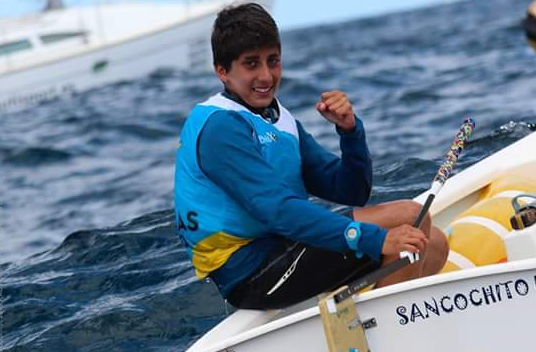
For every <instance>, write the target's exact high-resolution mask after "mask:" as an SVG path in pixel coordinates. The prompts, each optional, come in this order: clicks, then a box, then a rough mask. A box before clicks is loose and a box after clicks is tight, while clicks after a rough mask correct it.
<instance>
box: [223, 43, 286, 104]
mask: <svg viewBox="0 0 536 352" xmlns="http://www.w3.org/2000/svg"><path fill="white" fill-rule="evenodd" d="M281 73H282V70H281V53H280V51H279V49H278V48H277V47H272V48H260V49H254V50H249V51H245V52H243V53H242V54H241V55H240V56H239V57H238V59H236V60H233V62H232V63H231V68H230V69H229V70H226V69H225V68H223V67H222V66H221V65H216V74H217V75H218V77H219V78H220V80H221V81H222V82H223V83H224V84H225V86H226V87H227V89H229V90H231V91H232V92H234V93H236V94H238V95H239V96H240V98H242V99H243V100H244V101H245V102H246V103H247V104H248V105H250V106H252V107H254V108H264V107H267V106H268V105H270V103H271V102H272V100H273V98H274V95H275V92H276V90H277V88H278V87H279V83H280V82H281Z"/></svg>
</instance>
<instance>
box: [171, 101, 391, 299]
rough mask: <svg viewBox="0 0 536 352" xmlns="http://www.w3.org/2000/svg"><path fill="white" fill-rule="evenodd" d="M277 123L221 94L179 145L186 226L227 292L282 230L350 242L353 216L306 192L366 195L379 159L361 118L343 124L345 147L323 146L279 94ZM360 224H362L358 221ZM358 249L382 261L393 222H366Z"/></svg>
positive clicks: (205, 267)
mask: <svg viewBox="0 0 536 352" xmlns="http://www.w3.org/2000/svg"><path fill="white" fill-rule="evenodd" d="M278 107H279V113H280V116H279V119H278V120H277V122H275V123H270V122H268V121H267V120H265V119H264V118H262V117H261V116H260V115H257V114H255V113H253V112H251V111H250V110H248V109H247V108H246V107H245V106H243V105H241V104H239V103H237V102H235V101H233V100H231V99H228V98H227V97H225V96H224V95H222V94H217V95H215V96H213V97H211V98H210V99H208V100H207V101H205V102H203V103H201V104H198V105H197V106H195V107H194V109H193V110H192V112H191V113H190V115H189V116H188V118H187V120H186V123H185V124H184V126H183V129H182V132H181V136H180V145H179V148H178V150H177V154H176V165H175V167H176V169H175V213H176V218H177V224H178V228H179V235H180V236H181V238H182V240H183V241H184V242H185V244H186V248H187V251H188V255H189V256H190V259H191V261H192V264H193V266H194V268H195V271H196V275H197V276H198V277H199V278H204V277H207V276H211V277H213V278H215V281H216V282H217V284H218V287H219V289H220V291H221V293H222V295H223V296H224V297H225V296H227V295H228V294H229V293H230V291H231V290H232V288H233V287H234V286H235V285H236V284H237V283H239V282H240V281H242V280H244V279H245V278H247V277H248V276H250V275H251V274H252V273H253V272H255V271H256V270H257V269H258V268H259V267H260V266H261V264H262V262H263V261H264V259H265V258H266V256H267V255H268V253H269V251H270V250H271V249H272V248H274V246H276V245H278V241H281V238H282V237H286V238H290V239H292V240H295V241H299V242H303V243H306V244H309V245H312V246H316V247H321V248H325V249H329V250H333V251H339V252H346V251H349V250H350V248H349V245H348V243H347V242H346V240H345V238H344V231H345V230H346V228H347V227H348V226H349V225H350V224H352V223H353V222H352V220H351V219H349V218H347V217H345V216H342V215H339V214H336V213H333V212H331V211H330V210H328V209H326V208H324V207H322V206H320V205H317V204H314V203H312V202H310V201H309V200H308V197H309V194H312V195H315V196H318V197H320V198H324V199H327V200H329V201H332V202H336V203H339V204H346V205H352V206H362V205H364V204H365V203H366V201H367V200H368V197H369V194H370V189H371V183H372V165H371V160H370V156H369V152H368V148H367V144H366V139H365V132H364V130H363V125H362V123H361V121H360V120H359V119H356V128H355V129H354V131H351V132H340V131H339V135H340V147H341V151H342V156H341V157H338V156H336V155H334V154H332V153H330V152H328V151H326V150H325V149H324V148H323V147H321V146H320V145H319V144H318V143H317V142H316V141H315V140H314V139H313V137H312V136H311V135H309V134H308V133H307V132H306V131H305V130H304V128H303V127H302V125H301V124H300V123H299V122H298V121H297V120H295V119H294V117H293V116H292V115H291V114H290V112H289V111H288V110H287V109H285V108H284V107H283V106H282V105H281V104H279V102H278ZM354 224H355V223H354ZM358 225H359V226H360V228H361V238H360V240H359V244H358V249H359V251H360V252H363V253H365V254H367V255H369V256H370V257H371V258H373V259H375V260H379V258H380V253H381V248H382V246H383V242H384V239H385V235H386V231H385V230H384V229H381V228H379V227H378V226H376V225H374V224H366V223H360V224H358Z"/></svg>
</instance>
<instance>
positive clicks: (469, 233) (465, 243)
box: [449, 222, 506, 266]
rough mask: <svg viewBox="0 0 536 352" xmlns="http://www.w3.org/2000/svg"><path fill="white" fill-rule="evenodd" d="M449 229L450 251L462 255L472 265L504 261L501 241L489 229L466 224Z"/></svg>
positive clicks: (504, 251) (504, 253)
mask: <svg viewBox="0 0 536 352" xmlns="http://www.w3.org/2000/svg"><path fill="white" fill-rule="evenodd" d="M451 228H452V233H451V235H450V239H449V246H450V250H451V251H455V252H457V253H458V254H462V255H463V256H464V257H465V258H467V259H469V260H470V261H471V262H472V263H473V264H474V265H476V266H481V265H487V264H492V263H500V262H503V261H506V248H505V247H504V242H503V239H502V237H501V236H499V235H498V234H497V233H496V232H495V231H493V230H492V229H490V228H489V227H486V226H482V225H479V224H476V223H473V222H467V223H457V224H455V225H453V226H452V227H451Z"/></svg>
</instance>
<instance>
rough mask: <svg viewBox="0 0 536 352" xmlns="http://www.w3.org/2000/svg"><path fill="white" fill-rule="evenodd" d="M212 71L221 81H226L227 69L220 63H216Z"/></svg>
mask: <svg viewBox="0 0 536 352" xmlns="http://www.w3.org/2000/svg"><path fill="white" fill-rule="evenodd" d="M214 71H215V72H216V75H218V78H219V79H220V81H222V83H224V84H225V83H227V70H226V69H225V67H223V66H222V65H216V66H215V67H214Z"/></svg>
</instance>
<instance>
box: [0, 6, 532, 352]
mask: <svg viewBox="0 0 536 352" xmlns="http://www.w3.org/2000/svg"><path fill="white" fill-rule="evenodd" d="M529 2H530V1H529V0H526V1H525V0H487V1H484V0H480V1H466V2H458V3H450V4H445V5H441V6H435V7H430V8H425V9H421V10H417V11H411V12H405V13H398V14H390V15H384V16H380V17H374V18H368V19H360V20H352V21H348V22H344V23H334V24H329V25H322V26H316V27H311V28H307V29H301V30H294V31H288V32H283V33H282V38H283V43H284V44H283V65H284V81H283V83H282V86H281V90H280V94H279V97H280V100H281V101H282V102H283V104H285V105H286V106H287V107H288V108H289V109H290V110H291V111H292V112H293V113H294V114H295V115H296V116H297V117H298V118H299V119H300V120H301V121H302V122H303V124H304V125H305V127H306V129H307V130H309V132H311V133H312V134H313V135H314V136H315V137H316V138H317V140H318V141H319V142H320V143H321V144H323V145H324V146H325V147H326V148H328V149H330V150H333V151H334V152H337V151H338V138H337V135H336V134H335V131H334V128H333V127H332V125H330V124H329V123H327V122H326V121H324V120H323V119H322V118H321V117H320V116H319V115H318V114H317V113H316V112H315V110H314V104H315V102H316V101H317V99H318V96H319V94H320V93H321V92H322V91H325V90H331V89H340V90H344V91H346V92H347V93H348V95H349V96H350V98H351V100H352V101H353V103H354V106H355V109H356V111H357V112H358V114H359V116H360V117H361V118H362V119H363V121H364V123H365V127H366V131H367V138H368V141H369V146H370V150H371V153H372V156H373V159H374V189H373V194H372V197H371V201H370V203H371V204H375V203H378V202H383V201H389V200H394V199H399V198H411V197H414V196H415V195H417V194H419V193H420V192H422V191H424V190H426V189H427V188H428V186H429V183H430V181H431V179H432V178H433V176H434V174H435V172H436V170H437V167H438V166H439V164H440V163H441V159H442V156H443V154H444V152H445V151H446V149H447V148H448V146H449V145H450V142H451V140H452V138H453V136H454V134H455V133H456V131H457V129H458V127H459V125H460V124H461V122H462V120H463V119H464V118H465V117H473V118H474V119H475V120H476V124H477V128H476V130H475V134H474V137H473V139H472V141H471V142H470V143H469V144H468V146H467V149H466V152H465V153H464V154H463V157H462V158H461V159H460V162H459V166H458V170H461V169H463V168H466V167H467V166H469V165H471V164H473V163H475V162H477V161H478V160H481V159H482V158H484V157H486V156H488V155H490V154H492V153H494V152H495V151H497V150H499V149H501V148H503V147H505V146H507V145H509V144H510V143H512V142H514V141H516V140H518V139H520V138H522V137H524V136H526V135H528V134H530V133H531V132H532V131H534V130H536V99H535V98H534V97H535V96H536V79H535V77H536V53H534V52H533V51H532V50H531V49H530V48H529V46H528V45H527V44H526V40H525V37H524V34H523V31H522V28H521V21H522V19H523V17H524V14H525V11H526V8H527V6H528V5H529ZM356 6H357V5H356ZM219 89H220V84H219V82H218V81H217V79H216V78H215V77H214V76H213V75H211V74H206V75H190V74H188V73H184V72H179V71H174V70H170V69H167V68H165V67H162V68H158V69H155V71H154V72H153V73H152V74H151V75H149V76H147V77H144V78H143V79H139V80H133V81H123V82H118V83H116V84H112V85H108V86H105V87H100V88H97V89H93V90H91V91H88V92H85V93H79V94H77V95H75V96H74V97H72V98H70V99H56V100H53V101H49V102H45V103H42V104H40V105H39V106H37V107H34V108H31V109H28V110H24V111H20V112H16V113H9V114H6V113H4V114H2V115H1V116H0V128H1V134H0V166H1V172H0V195H1V198H0V206H1V208H0V210H1V213H0V225H1V228H0V350H1V351H10V352H15V351H17V352H22V351H35V352H37V351H50V352H62V351H84V352H90V351H95V352H96V351H108V352H113V351H118V352H126V351H179V352H180V351H184V350H185V349H186V348H187V347H188V346H189V345H191V344H192V343H193V342H194V341H195V340H196V339H197V338H199V337H200V336H201V335H203V334H204V333H205V332H206V331H208V330H209V329H210V328H211V327H213V326H214V325H216V324H217V323H218V322H219V321H221V320H222V319H224V318H225V317H226V314H227V312H226V308H225V305H224V302H223V301H222V299H221V298H220V297H219V294H218V292H217V291H216V289H215V287H214V286H213V284H212V283H209V282H200V281H197V280H196V279H195V278H194V273H193V270H192V267H191V265H190V263H189V262H188V259H187V256H186V252H185V249H184V248H183V247H182V246H181V244H180V242H179V240H178V238H177V235H176V233H175V230H174V227H173V222H174V219H173V210H172V208H173V168H174V165H173V159H174V152H175V148H176V147H177V136H178V134H179V132H180V130H181V126H182V125H183V123H184V120H185V117H186V116H187V114H188V111H189V109H190V108H191V107H192V106H193V105H194V104H195V103H196V102H199V101H200V100H203V99H205V98H207V97H208V96H210V95H211V94H213V93H215V92H217V91H218V90H219ZM535 153H536V151H535ZM314 201H317V200H314ZM326 206H330V207H332V208H334V209H336V205H333V204H326Z"/></svg>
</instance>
